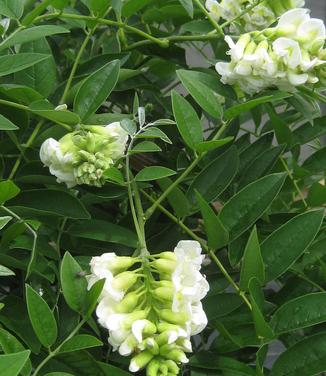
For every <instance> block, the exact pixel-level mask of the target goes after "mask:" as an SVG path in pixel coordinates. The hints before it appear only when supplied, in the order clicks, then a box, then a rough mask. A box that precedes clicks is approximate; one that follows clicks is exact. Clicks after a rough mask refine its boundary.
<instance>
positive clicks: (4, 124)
mask: <svg viewBox="0 0 326 376" xmlns="http://www.w3.org/2000/svg"><path fill="white" fill-rule="evenodd" d="M16 129H18V127H17V125H15V124H14V123H13V122H12V121H10V120H9V119H7V118H5V117H4V116H3V115H1V114H0V131H15V130H16Z"/></svg>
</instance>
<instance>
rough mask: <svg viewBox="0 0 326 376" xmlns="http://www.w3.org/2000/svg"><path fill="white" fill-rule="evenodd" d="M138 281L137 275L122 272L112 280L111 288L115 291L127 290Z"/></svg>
mask: <svg viewBox="0 0 326 376" xmlns="http://www.w3.org/2000/svg"><path fill="white" fill-rule="evenodd" d="M137 279H138V275H137V274H136V273H134V272H123V273H120V274H118V275H117V276H116V277H114V279H113V280H112V282H111V283H112V287H113V288H114V289H115V290H120V291H123V290H128V289H129V288H130V287H131V286H133V285H134V284H135V283H136V282H137Z"/></svg>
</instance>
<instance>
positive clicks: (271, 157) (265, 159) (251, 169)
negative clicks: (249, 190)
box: [239, 145, 285, 187]
mask: <svg viewBox="0 0 326 376" xmlns="http://www.w3.org/2000/svg"><path fill="white" fill-rule="evenodd" d="M284 149H285V145H280V146H275V147H273V148H271V149H269V150H267V151H265V152H263V153H262V154H260V155H259V156H258V157H257V158H256V159H255V160H254V161H253V162H252V163H251V164H250V165H249V166H248V168H247V169H246V170H245V171H244V173H243V176H242V179H241V180H240V182H239V186H240V187H245V186H246V185H248V184H249V183H251V182H253V181H255V180H258V179H259V178H261V177H263V176H264V175H266V174H268V173H269V172H270V171H271V170H272V168H273V167H274V165H275V164H276V162H277V161H278V159H279V157H280V156H281V154H282V153H283V151H284Z"/></svg>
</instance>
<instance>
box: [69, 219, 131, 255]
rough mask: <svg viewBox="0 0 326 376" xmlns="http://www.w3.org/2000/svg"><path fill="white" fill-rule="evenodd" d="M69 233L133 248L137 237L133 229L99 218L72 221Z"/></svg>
mask: <svg viewBox="0 0 326 376" xmlns="http://www.w3.org/2000/svg"><path fill="white" fill-rule="evenodd" d="M69 234H70V235H71V236H76V237H79V238H83V239H93V240H100V241H103V242H108V243H116V244H122V245H126V246H129V247H134V248H135V247H136V246H137V237H136V235H135V233H134V232H133V231H131V230H129V229H128V228H124V227H122V226H119V225H116V224H114V223H110V222H107V221H104V220H99V219H90V220H88V221H83V222H80V223H74V224H73V225H72V226H70V227H69Z"/></svg>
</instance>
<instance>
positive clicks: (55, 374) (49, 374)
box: [45, 372, 74, 376]
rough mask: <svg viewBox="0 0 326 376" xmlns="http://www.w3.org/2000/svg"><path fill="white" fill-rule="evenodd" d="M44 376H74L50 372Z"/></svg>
mask: <svg viewBox="0 0 326 376" xmlns="http://www.w3.org/2000/svg"><path fill="white" fill-rule="evenodd" d="M45 376H74V375H73V374H72V373H67V372H51V373H47V374H46V375H45Z"/></svg>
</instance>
